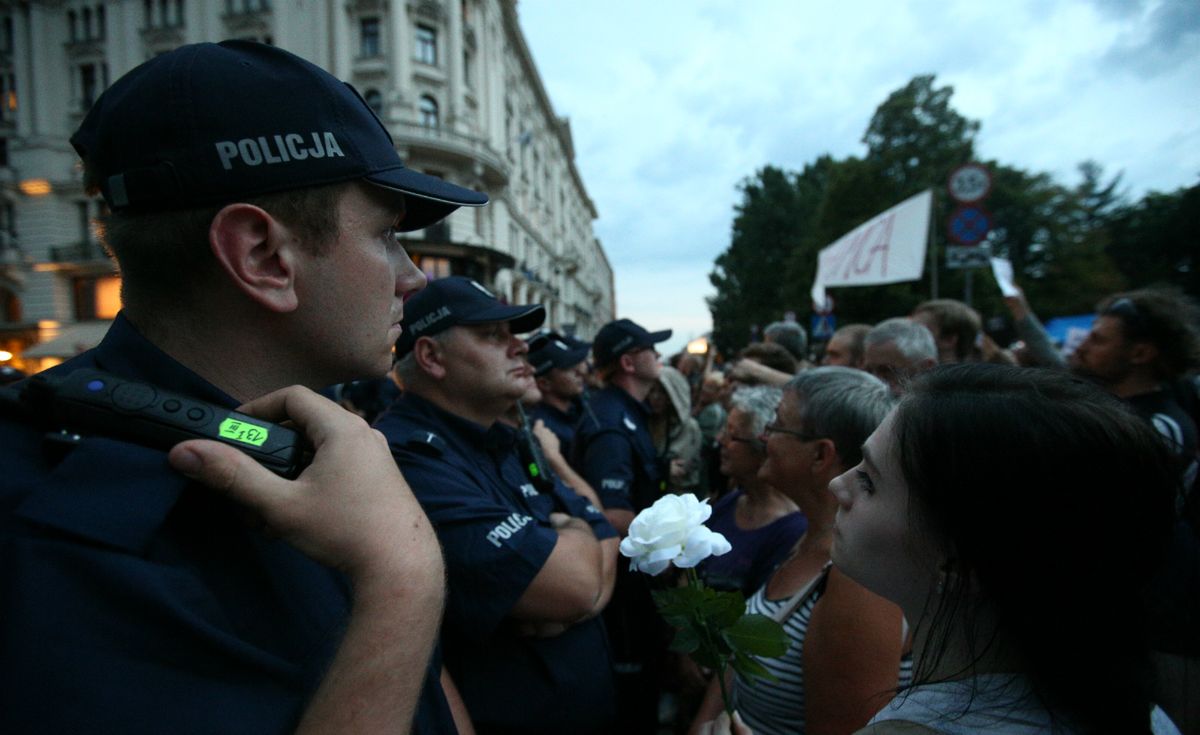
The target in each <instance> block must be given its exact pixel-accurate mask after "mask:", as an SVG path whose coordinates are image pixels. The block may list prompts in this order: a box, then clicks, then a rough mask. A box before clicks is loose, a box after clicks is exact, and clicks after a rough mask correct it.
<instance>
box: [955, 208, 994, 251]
mask: <svg viewBox="0 0 1200 735" xmlns="http://www.w3.org/2000/svg"><path fill="white" fill-rule="evenodd" d="M990 229H992V218H991V217H990V216H988V213H987V212H986V211H984V210H983V208H982V207H977V206H971V205H964V206H961V207H959V208H958V209H956V210H954V214H951V215H950V221H949V222H948V223H947V224H946V234H947V235H949V236H950V239H951V240H953V241H955V242H957V243H960V244H962V245H978V244H979V243H981V242H983V238H985V237H987V234H988V230H990Z"/></svg>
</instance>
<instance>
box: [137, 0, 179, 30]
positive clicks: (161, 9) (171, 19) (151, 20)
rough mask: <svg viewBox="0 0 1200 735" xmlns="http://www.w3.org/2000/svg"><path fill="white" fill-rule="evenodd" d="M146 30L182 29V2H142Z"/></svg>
mask: <svg viewBox="0 0 1200 735" xmlns="http://www.w3.org/2000/svg"><path fill="white" fill-rule="evenodd" d="M142 6H143V12H144V13H145V16H146V17H145V23H146V27H147V28H182V27H183V0H143V3H142Z"/></svg>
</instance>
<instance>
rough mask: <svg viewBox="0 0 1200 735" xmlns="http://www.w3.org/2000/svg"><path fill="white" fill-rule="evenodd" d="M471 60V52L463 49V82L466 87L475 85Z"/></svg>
mask: <svg viewBox="0 0 1200 735" xmlns="http://www.w3.org/2000/svg"><path fill="white" fill-rule="evenodd" d="M472 61H473V57H472V56H471V52H470V51H467V50H464V51H463V84H466V85H467V86H468V87H474V86H475V72H474V70H473V69H472V68H471V62H472Z"/></svg>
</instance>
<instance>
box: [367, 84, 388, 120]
mask: <svg viewBox="0 0 1200 735" xmlns="http://www.w3.org/2000/svg"><path fill="white" fill-rule="evenodd" d="M363 101H364V102H366V103H367V107H370V108H371V109H372V110H374V111H375V114H376V115H381V116H382V115H383V95H382V94H380V93H379V90H378V89H368V90H367V92H366V94H364V95H363Z"/></svg>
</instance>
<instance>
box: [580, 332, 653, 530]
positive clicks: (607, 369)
mask: <svg viewBox="0 0 1200 735" xmlns="http://www.w3.org/2000/svg"><path fill="white" fill-rule="evenodd" d="M670 338H671V330H669V329H666V330H663V331H661V332H647V331H646V330H645V329H644V328H643V327H642V326H641V325H639V324H636V323H635V322H633V321H630V320H629V319H618V320H617V321H615V322H609V323H608V324H605V325H604V326H603V327H602V328H601V329H600V332H599V333H598V334H597V335H596V341H595V342H594V343H593V344H592V353H593V356H594V358H595V369H596V372H597V373H598V374H599V376H600V378H601V379H602V380H603V381H604V388H603V389H601V390H599V391H596V392H595V393H593V394H592V396H591V407H592V412H593V413H594V417H592V416H587V417H584V419H583V420H581V421H580V423H579V426H578V428H577V430H576V439H575V442H576V445H575V456H576V457H577V458H578V463H577V466H578V467H579V470H580V474H582V475H583V477H584V479H586V480H587V481H588V482H589V483H591V485H592V487H594V488H596V492H598V493H599V494H600V499H601V500H602V501H604V507H605V508H607V509H608V511H607V513H608V518H609V520H610V521H611V522H612V524H613V526H615V527H616V528H617V530H618V531H620V532H621V533H622V534H624V533H625V532H626V531H627V530H628V529H629V523H630V522H631V521H632V520H633V516H634V514H635V513H636V512H637V511H639V510H642V509H643V508H645V507H647V506H649V505H650V504H651V503H653V502H654V500H655V499H656V498H658V495H659V493H660V492H661V489H662V488H661V487H660V484H659V481H660V479H661V478H659V472H658V466H657V462H656V460H655V452H654V441H653V439H651V438H650V430H649V429H648V428H647V424H646V419H647V408H646V404H645V403H644V401H645V400H646V395H647V394H649V392H650V388H651V386H653V385H654V381H656V380H657V379H658V374H659V372H660V371H661V370H662V365H661V364H660V363H659V358H660V357H661V355H659V354H658V350H656V349H655V348H654V346H655V345H656V344H658V343H660V342H664V341H666V340H668V339H670Z"/></svg>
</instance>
